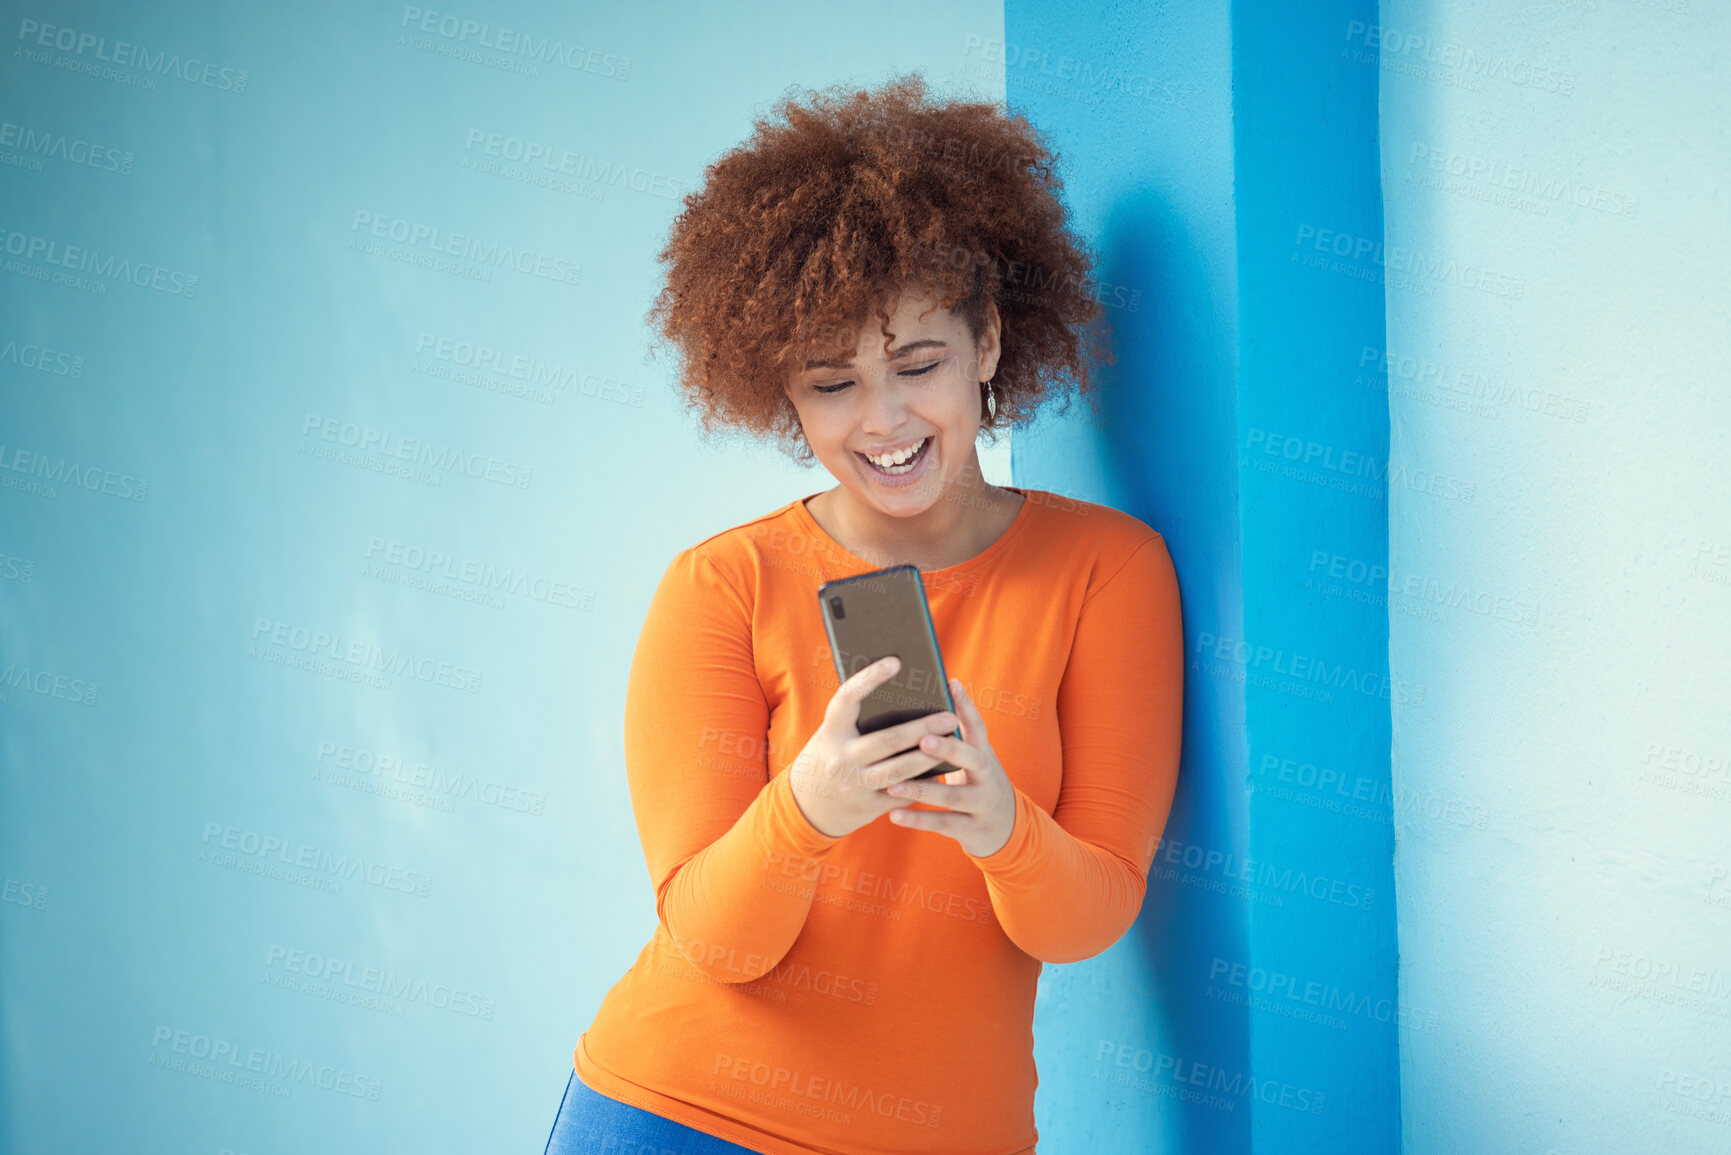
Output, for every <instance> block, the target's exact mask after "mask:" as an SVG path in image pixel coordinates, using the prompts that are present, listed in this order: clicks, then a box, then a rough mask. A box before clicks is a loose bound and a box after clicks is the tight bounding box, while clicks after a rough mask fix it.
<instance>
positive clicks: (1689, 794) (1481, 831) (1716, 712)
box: [1353, 0, 1731, 1155]
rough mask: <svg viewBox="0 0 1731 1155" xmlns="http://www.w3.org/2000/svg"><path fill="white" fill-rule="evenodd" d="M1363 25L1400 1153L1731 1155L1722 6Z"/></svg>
mask: <svg viewBox="0 0 1731 1155" xmlns="http://www.w3.org/2000/svg"><path fill="white" fill-rule="evenodd" d="M1371 23H1372V24H1373V25H1374V26H1375V31H1371V30H1367V31H1366V32H1364V33H1362V34H1361V35H1360V36H1359V37H1358V38H1357V40H1356V42H1355V44H1354V45H1353V50H1354V52H1355V54H1357V55H1361V56H1363V58H1364V65H1363V66H1364V67H1365V68H1366V69H1373V68H1376V67H1377V65H1378V63H1379V61H1380V65H1381V75H1382V78H1383V92H1382V155H1383V185H1384V188H1385V189H1386V190H1387V192H1386V196H1387V237H1386V242H1385V246H1384V248H1383V249H1382V250H1380V252H1378V253H1376V254H1375V255H1374V257H1368V258H1366V259H1364V260H1361V261H1360V265H1361V266H1363V267H1366V268H1370V269H1374V270H1377V271H1378V272H1386V280H1387V303H1388V326H1389V336H1388V348H1389V351H1390V354H1391V356H1390V360H1389V372H1388V373H1387V374H1386V385H1387V388H1388V391H1389V408H1390V417H1391V424H1392V438H1393V441H1392V447H1391V450H1390V455H1391V457H1392V459H1393V462H1394V465H1395V467H1396V468H1398V469H1403V470H1405V471H1407V475H1408V476H1409V477H1411V478H1412V479H1414V483H1413V484H1410V485H1404V486H1397V487H1391V495H1392V500H1391V505H1390V546H1391V548H1390V563H1391V564H1390V567H1389V568H1390V571H1391V577H1390V582H1389V585H1390V589H1389V602H1390V611H1391V612H1390V614H1389V619H1390V665H1391V667H1392V668H1393V670H1394V672H1395V674H1396V676H1397V677H1406V678H1410V679H1412V680H1413V681H1415V682H1418V683H1422V684H1424V685H1425V686H1427V687H1430V688H1431V690H1432V692H1431V693H1430V694H1429V695H1428V696H1427V697H1426V698H1425V700H1424V702H1423V703H1422V705H1417V706H1413V707H1410V708H1408V707H1404V706H1401V705H1398V704H1397V705H1396V707H1395V712H1394V783H1395V786H1396V787H1397V788H1399V789H1403V790H1405V791H1407V792H1408V793H1409V794H1411V795H1412V796H1415V797H1419V798H1423V799H1427V800H1434V802H1433V803H1432V804H1431V805H1430V808H1429V810H1421V811H1415V812H1413V813H1411V814H1410V815H1402V816H1401V817H1400V819H1399V820H1398V825H1397V828H1396V835H1397V838H1398V840H1399V854H1398V855H1397V857H1396V863H1395V865H1396V889H1397V892H1398V894H1399V914H1400V940H1401V977H1400V990H1401V998H1402V1000H1403V1001H1406V1002H1409V1003H1412V1004H1414V1005H1416V1006H1419V1007H1423V1008H1427V1009H1429V1010H1431V1011H1434V1012H1435V1013H1436V1014H1437V1016H1438V1019H1439V1022H1440V1027H1439V1029H1438V1030H1437V1032H1436V1033H1435V1034H1430V1033H1421V1034H1409V1035H1406V1036H1405V1037H1404V1039H1403V1048H1402V1053H1401V1083H1402V1106H1403V1112H1404V1114H1403V1132H1404V1138H1405V1143H1404V1149H1405V1150H1406V1151H1408V1152H1410V1153H1412V1155H1443V1153H1445V1152H1446V1153H1452V1152H1457V1151H1493V1150H1494V1151H1508V1152H1521V1153H1530V1155H1584V1153H1588V1152H1623V1151H1667V1152H1670V1151H1676V1152H1684V1151H1689V1152H1696V1151H1699V1152H1708V1151H1726V1150H1731V836H1728V834H1727V831H1728V830H1731V709H1728V705H1731V691H1728V689H1727V687H1728V686H1731V648H1728V647H1727V639H1731V589H1728V587H1727V582H1728V574H1731V483H1728V481H1727V477H1728V474H1727V468H1726V463H1727V450H1728V448H1731V443H1728V441H1727V430H1728V429H1731V392H1728V391H1727V381H1728V379H1731V333H1728V330H1727V321H1726V318H1727V317H1731V279H1728V278H1727V275H1726V269H1727V268H1728V267H1731V214H1728V213H1727V203H1726V190H1727V189H1728V188H1731V140H1728V137H1727V133H1728V129H1731V85H1728V84H1727V83H1726V78H1725V71H1724V62H1725V58H1726V55H1727V51H1728V50H1731V12H1728V11H1727V9H1726V6H1725V5H1723V4H1713V3H1702V2H1699V0H1655V2H1653V3H1633V2H1630V0H1598V2H1597V3H1575V4H1544V5H1527V6H1521V7H1519V8H1518V9H1517V8H1514V7H1510V6H1507V5H1504V4H1499V3H1494V2H1491V0H1478V2H1468V3H1460V4H1440V3H1430V2H1419V0H1389V2H1386V3H1384V4H1383V5H1382V13H1381V19H1380V22H1374V21H1373V22H1371ZM1370 367H1371V368H1372V369H1373V370H1374V369H1375V368H1376V359H1375V358H1374V357H1373V358H1372V361H1371V365H1370ZM1421 470H1422V471H1428V477H1429V479H1430V481H1429V482H1428V483H1427V484H1422V485H1421V484H1419V483H1418V482H1419V479H1421V477H1423V476H1425V475H1423V474H1421V473H1420V471H1421ZM1433 487H1434V491H1433Z"/></svg>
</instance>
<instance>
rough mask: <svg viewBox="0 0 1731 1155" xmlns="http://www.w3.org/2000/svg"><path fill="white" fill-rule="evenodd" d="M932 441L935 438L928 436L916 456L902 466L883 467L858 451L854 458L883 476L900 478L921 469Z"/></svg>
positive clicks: (915, 453)
mask: <svg viewBox="0 0 1731 1155" xmlns="http://www.w3.org/2000/svg"><path fill="white" fill-rule="evenodd" d="M932 441H933V438H931V437H929V436H928V437H927V438H926V439H925V440H924V441H922V442H920V446H919V448H918V449H917V450H915V451H914V455H913V456H912V457H910V458H908V459H907V460H905V461H903V462H902V463H901V464H900V465H883V464H881V463H879V462H878V461H876V460H874V459H872V458H870V457H867V456H866V455H865V454H863V453H860V452H858V451H857V450H856V451H855V453H854V456H856V457H858V458H859V459H860V460H861V461H863V462H865V463H866V464H867V465H869V466H871V468H872V469H874V470H876V471H877V472H878V473H881V474H883V475H884V476H885V477H899V476H901V475H902V474H904V473H912V472H913V471H914V470H915V469H917V468H919V464H920V462H921V461H922V460H923V459H924V458H925V456H926V454H927V453H928V452H930V450H931V448H932Z"/></svg>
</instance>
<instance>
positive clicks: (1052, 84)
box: [1001, 2, 1405, 1152]
mask: <svg viewBox="0 0 1731 1155" xmlns="http://www.w3.org/2000/svg"><path fill="white" fill-rule="evenodd" d="M1372 12H1373V8H1372V6H1370V5H1367V4H1364V3H1354V4H1328V5H1324V6H1322V7H1321V8H1319V7H1318V6H1316V5H1305V6H1292V5H1269V4H1239V5H1232V4H1228V3H1225V2H1221V3H1203V4H1182V5H1180V4H1153V5H1134V6H1132V5H1105V4H1066V5H1051V4H1026V3H1011V4H1010V5H1009V6H1008V7H1007V9H1006V16H1005V35H1006V38H1007V41H1008V43H1007V44H1006V45H1005V46H1003V49H1002V53H1001V54H1002V56H1003V59H1004V61H1005V64H1004V67H1005V71H1006V73H1007V76H1008V81H1007V95H1008V98H1009V100H1010V101H1011V103H1012V105H1014V106H1019V107H1021V108H1023V109H1025V110H1026V111H1027V112H1028V113H1029V115H1030V116H1031V117H1032V119H1033V120H1034V121H1035V122H1036V123H1037V124H1040V125H1042V126H1045V127H1047V128H1048V129H1049V131H1050V132H1051V134H1052V137H1053V140H1054V143H1055V144H1056V145H1057V146H1058V147H1059V149H1060V150H1061V152H1062V154H1063V156H1064V160H1065V170H1064V171H1065V175H1066V179H1067V181H1068V190H1069V200H1070V204H1071V206H1072V209H1073V211H1074V213H1075V215H1076V219H1077V221H1078V223H1079V224H1080V225H1081V226H1082V227H1083V229H1084V230H1085V231H1086V233H1087V234H1088V235H1089V236H1090V237H1091V238H1093V240H1094V243H1095V244H1096V245H1097V246H1098V248H1099V250H1100V255H1101V259H1102V281H1103V284H1102V286H1101V288H1102V293H1101V296H1102V298H1103V299H1105V300H1109V301H1111V302H1113V306H1112V307H1110V308H1108V310H1107V313H1108V316H1109V317H1110V318H1111V320H1112V323H1113V325H1114V327H1115V328H1116V330H1117V332H1118V353H1119V361H1118V364H1117V366H1116V368H1115V371H1114V372H1113V374H1112V375H1111V377H1110V379H1109V380H1108V383H1107V386H1106V388H1105V389H1104V390H1103V391H1102V395H1101V402H1102V404H1101V407H1100V411H1099V414H1098V416H1097V417H1094V416H1091V415H1090V414H1088V413H1087V412H1086V411H1084V410H1082V409H1076V410H1073V412H1072V414H1071V415H1070V416H1068V417H1067V418H1062V419H1059V418H1053V419H1050V420H1047V421H1043V422H1042V423H1040V424H1039V425H1038V426H1036V427H1035V428H1034V429H1032V430H1030V431H1029V432H1028V433H1027V434H1026V435H1024V436H1021V437H1019V438H1018V440H1017V442H1016V447H1015V473H1016V478H1017V481H1018V484H1030V485H1035V486H1040V487H1044V488H1050V489H1055V490H1059V491H1063V492H1073V493H1075V494H1076V495H1078V496H1081V497H1086V498H1088V499H1090V500H1096V501H1104V502H1107V503H1109V504H1112V505H1116V506H1118V507H1120V508H1123V509H1126V510H1128V511H1130V512H1132V513H1134V514H1136V515H1137V516H1138V517H1141V518H1143V519H1144V520H1145V521H1147V522H1148V523H1149V524H1150V525H1152V526H1154V527H1155V528H1156V529H1158V530H1160V531H1162V532H1163V533H1165V534H1167V535H1168V540H1169V543H1170V545H1171V546H1172V550H1173V557H1174V562H1175V564H1176V566H1177V570H1178V576H1179V582H1180V586H1181V589H1182V593H1183V597H1184V604H1185V635H1186V640H1187V642H1188V647H1189V652H1190V662H1189V663H1188V666H1187V671H1186V679H1187V683H1186V688H1185V693H1186V703H1185V706H1186V731H1185V751H1184V763H1183V770H1182V777H1181V780H1180V786H1179V793H1178V798H1177V801H1176V804H1175V806H1174V809H1173V814H1172V819H1171V822H1170V824H1169V826H1168V829H1167V832H1166V833H1167V838H1166V840H1165V842H1164V844H1163V845H1162V847H1161V850H1160V853H1159V854H1158V855H1157V857H1156V860H1155V868H1154V871H1153V874H1152V876H1151V878H1150V890H1149V895H1148V899H1147V902H1146V904H1145V906H1144V909H1143V913H1142V917H1141V919H1140V920H1139V922H1138V924H1137V926H1136V928H1135V929H1134V931H1133V932H1132V933H1131V934H1130V935H1128V936H1126V938H1125V940H1124V941H1122V942H1120V943H1119V944H1118V945H1117V946H1116V947H1114V948H1113V949H1112V950H1111V951H1109V952H1107V953H1106V954H1105V955H1103V956H1102V957H1101V958H1099V959H1096V960H1092V961H1090V962H1088V963H1085V964H1079V965H1077V966H1073V967H1066V968H1062V969H1061V970H1058V971H1055V972H1050V973H1048V975H1047V976H1046V977H1045V980H1044V985H1043V987H1042V994H1041V998H1042V1003H1041V1010H1042V1015H1041V1018H1040V1019H1039V1021H1038V1024H1037V1025H1045V1024H1050V1023H1054V1022H1056V1021H1059V1020H1062V1021H1064V1022H1066V1023H1067V1024H1068V1028H1067V1030H1066V1031H1064V1032H1057V1031H1048V1032H1046V1033H1043V1034H1041V1033H1038V1032H1037V1036H1038V1046H1039V1058H1040V1069H1041V1079H1042V1084H1041V1085H1042V1090H1043V1091H1051V1092H1052V1094H1050V1095H1048V1096H1047V1097H1045V1098H1044V1099H1043V1100H1042V1105H1041V1114H1040V1122H1041V1129H1042V1134H1044V1135H1051V1136H1053V1137H1054V1138H1053V1142H1052V1143H1051V1147H1052V1149H1053V1150H1055V1151H1060V1152H1064V1151H1077V1152H1080V1151H1101V1150H1108V1151H1130V1150H1165V1151H1195V1152H1247V1151H1253V1150H1261V1151H1281V1152H1295V1151H1340V1150H1352V1151H1392V1150H1394V1149H1395V1147H1396V1142H1397V1134H1398V1120H1399V1106H1398V1094H1397V1092H1398V1088H1397V1086H1396V1055H1397V1045H1398V1044H1397V1038H1396V1034H1397V1023H1398V1022H1399V1020H1400V1018H1401V1014H1400V1008H1399V1007H1398V1004H1397V1000H1396V997H1395V986H1394V978H1395V941H1394V923H1393V906H1392V898H1393V896H1392V893H1391V890H1392V887H1391V882H1392V875H1391V859H1392V855H1393V835H1392V815H1393V810H1394V800H1393V799H1392V798H1391V795H1390V792H1389V778H1388V740H1389V698H1390V697H1391V696H1392V694H1393V693H1394V692H1395V691H1396V690H1400V692H1403V693H1404V692H1405V690H1403V689H1401V688H1399V687H1394V686H1392V685H1391V684H1390V682H1389V679H1388V677H1387V669H1386V664H1385V656H1384V655H1385V649H1384V646H1385V641H1386V617H1385V614H1384V611H1383V609H1382V606H1381V603H1380V600H1379V599H1378V598H1377V597H1375V596H1369V595H1373V594H1374V590H1370V591H1368V594H1367V587H1366V585H1365V575H1366V574H1367V573H1377V572H1381V571H1383V570H1384V569H1385V566H1386V547H1387V539H1386V520H1385V510H1386V501H1385V495H1384V490H1383V486H1382V484H1381V482H1380V481H1379V480H1378V478H1377V476H1376V475H1377V472H1378V467H1379V466H1380V465H1381V464H1382V463H1383V462H1384V460H1385V459H1386V449H1385V446H1386V441H1387V416H1386V398H1385V396H1384V395H1383V394H1382V393H1381V392H1380V391H1379V390H1377V389H1376V388H1374V387H1365V386H1364V385H1363V384H1362V383H1359V382H1358V381H1356V380H1355V377H1356V374H1357V361H1358V358H1359V356H1360V351H1361V350H1362V349H1363V348H1364V347H1365V346H1367V345H1370V346H1380V344H1381V341H1382V336H1381V335H1382V331H1383V314H1382V300H1381V294H1380V291H1379V290H1378V289H1377V287H1376V285H1375V284H1374V283H1371V282H1367V281H1366V280H1364V279H1361V278H1355V277H1352V276H1350V275H1346V276H1342V275H1333V274H1332V273H1331V271H1330V270H1329V269H1327V268H1318V267H1316V266H1315V265H1314V263H1313V262H1311V261H1310V260H1309V259H1308V257H1309V254H1310V245H1311V243H1312V242H1313V241H1314V239H1315V237H1316V236H1318V235H1320V234H1322V233H1327V234H1329V235H1331V236H1332V235H1333V234H1335V233H1340V232H1344V233H1347V234H1350V235H1356V236H1365V237H1373V238H1374V237H1377V236H1380V235H1381V229H1382V224H1381V215H1380V204H1379V199H1378V189H1377V162H1376V147H1377V137H1376V73H1375V70H1374V69H1368V70H1366V69H1361V68H1358V67H1355V66H1354V65H1353V64H1352V62H1351V61H1350V60H1347V59H1344V58H1343V56H1342V53H1341V47H1342V44H1343V39H1342V30H1343V29H1344V28H1345V27H1346V26H1347V24H1348V23H1349V22H1350V21H1352V20H1359V21H1361V22H1362V21H1365V20H1367V19H1370V18H1372V16H1371V13H1372ZM1120 286H1122V287H1127V288H1128V289H1129V290H1131V292H1132V293H1133V294H1134V297H1133V298H1130V297H1126V296H1125V295H1121V294H1119V293H1118V292H1117V291H1116V290H1117V288H1118V287H1120ZM1129 299H1134V300H1135V302H1136V303H1135V305H1134V306H1133V307H1132V306H1129V305H1128V304H1125V305H1120V304H1118V302H1120V301H1127V300H1129ZM1102 1103H1104V1104H1105V1109H1103V1110H1102V1109H1101V1106H1100V1105H1101V1104H1102ZM1044 1149H1045V1146H1044V1145H1043V1146H1042V1150H1044Z"/></svg>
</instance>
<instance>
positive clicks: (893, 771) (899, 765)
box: [855, 750, 944, 790]
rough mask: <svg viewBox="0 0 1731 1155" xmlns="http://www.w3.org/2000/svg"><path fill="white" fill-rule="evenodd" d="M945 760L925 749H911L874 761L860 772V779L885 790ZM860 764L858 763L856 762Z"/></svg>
mask: <svg viewBox="0 0 1731 1155" xmlns="http://www.w3.org/2000/svg"><path fill="white" fill-rule="evenodd" d="M943 761H944V760H943V759H942V758H939V757H936V756H934V755H931V754H928V753H926V752H925V751H924V750H909V751H908V752H907V753H905V754H897V755H896V756H895V757H893V758H885V759H884V760H883V761H881V762H873V763H872V764H871V765H869V766H867V767H866V768H865V769H864V770H862V771H861V772H860V780H861V781H862V782H863V783H864V784H865V785H866V786H867V787H869V788H870V789H872V790H883V789H886V788H887V787H890V786H894V785H895V784H896V783H897V782H903V781H906V780H907V779H909V778H914V777H917V776H918V775H921V774H924V773H925V772H926V771H927V770H930V769H931V768H932V767H933V766H937V765H939V764H940V763H942V762H943ZM855 765H858V763H855Z"/></svg>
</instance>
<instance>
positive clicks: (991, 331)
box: [975, 301, 1004, 384]
mask: <svg viewBox="0 0 1731 1155" xmlns="http://www.w3.org/2000/svg"><path fill="white" fill-rule="evenodd" d="M1003 335H1004V329H1003V319H1002V318H1001V317H999V315H998V306H997V305H996V304H995V303H994V302H991V301H987V302H986V323H985V325H984V326H982V327H981V329H980V339H979V342H978V343H977V344H976V345H975V348H976V350H978V352H979V354H980V371H979V374H978V377H979V380H980V382H981V383H982V384H984V383H985V382H987V381H990V380H991V379H992V375H993V374H995V373H996V372H997V371H998V357H999V355H1000V354H1001V353H1002V352H1003V348H1004V347H1003Z"/></svg>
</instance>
